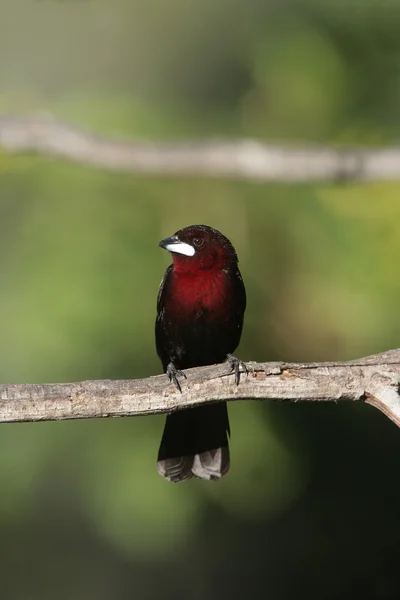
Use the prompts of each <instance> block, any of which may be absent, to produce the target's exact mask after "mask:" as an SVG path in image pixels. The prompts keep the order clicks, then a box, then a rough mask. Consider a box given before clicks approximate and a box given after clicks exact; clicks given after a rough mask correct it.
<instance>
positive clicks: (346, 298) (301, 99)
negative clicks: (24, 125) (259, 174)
mask: <svg viewBox="0 0 400 600" xmlns="http://www.w3.org/2000/svg"><path fill="white" fill-rule="evenodd" d="M399 23H400V1H399V0H391V1H390V0H382V1H380V2H377V1H376V0H375V1H374V0H363V1H362V2H361V1H360V0H347V1H346V2H341V1H338V0H325V1H322V0H320V1H319V2H318V1H317V0H279V1H278V0H246V1H245V0H203V1H202V2H192V1H190V0H169V1H168V2H165V1H163V0H147V1H146V2H145V1H143V0H96V1H95V0H59V1H56V0H3V1H2V3H1V19H0V111H1V112H4V113H9V114H17V115H18V114H21V115H22V114H32V113H33V114H43V113H46V112H49V113H51V114H53V115H55V116H56V117H58V118H61V119H63V120H65V121H66V122H69V123H71V124H73V125H76V126H78V127H79V126H81V127H85V128H88V129H92V130H93V131H96V132H99V133H102V134H105V135H113V136H117V137H126V138H132V139H133V138H144V139H160V140H162V139H200V138H208V137H214V136H222V137H254V138H258V139H261V140H264V141H286V142H296V143H307V142H323V143H326V144H336V145H337V144H338V145H346V144H362V145H365V146H367V145H386V144H393V143H396V142H397V141H398V138H399V133H400V109H399V106H400V36H399ZM399 194H400V183H385V184H379V185H378V184H369V185H354V184H350V183H349V184H347V185H335V184H332V185H331V184H326V185H321V184H320V185H317V186H316V185H312V184H311V183H310V185H302V186H295V185H291V186H287V185H261V184H246V183H238V182H229V181H212V180H207V179H201V178H199V179H195V178H192V179H190V178H182V179H169V180H168V179H162V178H158V179H157V178H154V179H151V178H143V177H141V178H140V177H134V176H130V175H126V174H124V175H121V174H115V173H114V174H110V173H107V172H102V171H95V170H90V169H88V168H84V167H79V166H73V165H71V164H68V163H65V162H62V161H57V160H51V159H48V158H44V157H39V156H29V155H26V156H9V155H6V154H5V153H1V154H0V248H1V260H0V286H1V294H0V335H1V340H2V344H1V345H0V381H1V382H2V383H8V382H18V383H27V382H55V381H76V380H81V379H99V378H135V377H146V376H148V375H152V374H156V373H159V372H160V371H161V367H160V364H159V361H158V359H157V356H156V353H155V349H154V340H153V327H154V318H155V301H156V295H157V289H158V284H159V281H160V279H161V276H162V274H163V272H164V270H165V268H166V266H167V265H168V263H169V257H168V256H167V254H166V253H165V252H162V251H161V250H160V249H159V248H158V245H157V243H158V241H159V240H160V239H162V238H163V237H165V236H167V235H170V234H172V233H173V232H175V231H176V230H177V229H179V228H181V227H182V226H185V225H189V224H192V223H206V224H209V225H212V226H213V227H216V228H219V229H221V230H222V231H223V233H224V234H226V235H227V236H228V237H229V238H230V239H231V240H232V242H233V243H234V245H235V247H236V249H237V251H238V253H239V257H240V267H241V271H242V274H243V277H244V280H245V283H246V287H247V292H248V308H247V314H246V320H245V329H244V335H243V338H242V343H241V346H240V348H239V350H238V354H239V356H240V357H241V358H242V359H245V360H250V359H251V360H280V359H283V360H296V361H298V360H302V361H308V360H345V359H352V358H357V357H360V356H363V355H368V354H372V353H376V352H379V351H383V350H387V349H389V348H394V347H398V346H400V318H399V312H398V307H399V303H400V283H399V274H398V266H399V260H400V199H399ZM230 417H231V427H232V438H231V453H232V469H231V472H230V474H229V476H228V477H227V478H226V479H225V480H223V481H222V482H220V483H218V484H211V485H210V484H207V483H203V482H198V481H193V482H190V483H188V484H185V485H182V486H174V485H171V484H168V483H167V482H165V481H164V480H162V479H161V478H160V477H159V476H158V475H157V472H156V453H157V449H158V444H159V441H160V436H161V432H162V428H163V421H164V417H162V416H160V417H154V416H153V417H148V418H140V419H139V418H136V419H120V420H117V419H116V420H93V421H75V422H60V423H32V424H15V425H14V424H13V425H2V426H1V432H0V491H1V493H0V558H1V563H0V564H1V566H0V582H1V584H0V586H1V590H2V591H1V597H2V598H4V599H5V600H70V599H74V600H128V599H132V598H138V599H140V600H141V599H146V600H147V599H148V600H152V599H154V600H155V599H159V598H163V599H164V598H165V599H172V598H173V599H174V600H192V599H193V600H203V599H209V600H212V599H224V598H243V597H246V598H247V597H248V598H254V599H259V598H260V599H261V598H268V599H269V600H289V599H292V598H297V597H303V596H304V597H308V598H315V599H322V598H323V599H337V598H341V599H344V600H347V599H350V598H351V599H353V598H357V597H362V598H363V599H374V598H383V599H397V598H399V597H400V592H399V584H398V574H397V573H398V564H399V560H400V481H399V473H400V469H399V467H400V431H399V430H398V429H397V428H396V427H395V425H393V424H392V423H391V422H390V421H389V420H387V419H386V418H385V417H384V416H382V415H381V414H380V413H379V412H378V411H376V410H374V409H373V408H371V407H368V406H364V405H354V406H353V405H346V404H340V405H338V406H336V405H325V404H319V405H311V404H307V403H305V404H302V405H301V404H296V405H295V404H278V403H271V402H270V403H264V404H258V403H251V402H247V403H244V402H243V403H234V404H231V405H230Z"/></svg>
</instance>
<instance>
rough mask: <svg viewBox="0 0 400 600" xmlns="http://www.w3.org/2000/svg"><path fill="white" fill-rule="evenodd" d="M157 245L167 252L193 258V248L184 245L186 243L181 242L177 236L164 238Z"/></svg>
mask: <svg viewBox="0 0 400 600" xmlns="http://www.w3.org/2000/svg"><path fill="white" fill-rule="evenodd" d="M158 245H159V246H160V247H161V248H164V249H165V250H168V251H169V252H176V253H177V254H183V255H184V256H193V255H194V254H195V249H194V248H193V246H191V245H190V244H186V242H181V240H180V239H179V238H178V236H177V235H172V236H171V237H169V238H165V240H161V242H159V244H158Z"/></svg>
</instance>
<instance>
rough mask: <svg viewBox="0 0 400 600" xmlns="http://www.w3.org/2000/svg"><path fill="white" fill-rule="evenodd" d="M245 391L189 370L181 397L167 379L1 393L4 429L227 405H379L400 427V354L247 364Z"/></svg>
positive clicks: (214, 371) (218, 370)
mask: <svg viewBox="0 0 400 600" xmlns="http://www.w3.org/2000/svg"><path fill="white" fill-rule="evenodd" d="M247 368H248V370H249V373H248V375H247V376H246V375H245V374H243V375H242V376H241V381H240V384H239V386H236V385H235V382H234V376H233V375H232V373H230V371H229V367H228V365H227V364H221V365H214V366H210V367H200V368H195V369H188V370H187V371H186V372H185V373H186V375H187V379H183V380H182V393H179V392H178V391H177V390H176V388H175V387H174V386H173V385H172V384H170V383H169V382H168V380H167V377H166V376H165V375H158V376H156V377H149V378H147V379H136V380H124V381H110V380H104V381H84V382H79V383H55V384H52V383H49V384H43V385H36V384H28V385H0V422H4V423H5V422H13V421H50V420H60V419H86V418H94V417H132V416H139V415H150V414H155V413H169V412H173V411H175V410H178V409H182V408H188V407H192V406H197V405H200V404H206V403H211V402H217V401H221V400H286V401H294V402H298V401H317V402H332V401H333V402H338V401H341V400H347V401H358V402H366V403H368V404H372V405H373V406H375V407H376V408H378V409H379V410H380V411H382V412H383V413H384V414H385V415H386V416H387V417H389V419H391V420H392V421H394V423H396V424H397V425H398V426H400V396H399V383H400V350H390V351H388V352H385V353H383V354H377V355H375V356H369V357H367V358H362V359H359V360H356V361H351V362H331V363H304V364H296V363H284V362H276V363H255V362H249V363H247Z"/></svg>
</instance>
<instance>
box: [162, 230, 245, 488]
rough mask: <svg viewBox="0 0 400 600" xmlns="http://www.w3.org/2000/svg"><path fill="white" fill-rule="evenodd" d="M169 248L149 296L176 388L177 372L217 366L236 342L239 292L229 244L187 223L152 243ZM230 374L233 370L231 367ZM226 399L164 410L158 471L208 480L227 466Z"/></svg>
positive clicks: (241, 295)
mask: <svg viewBox="0 0 400 600" xmlns="http://www.w3.org/2000/svg"><path fill="white" fill-rule="evenodd" d="M160 246H161V247H162V248H165V249H167V250H169V251H170V252H171V253H172V257H173V264H172V265H170V266H169V267H168V269H167V271H166V273H165V275H164V278H163V280H162V282H161V285H160V289H159V293H158V300H157V320H156V347H157V353H158V356H159V357H160V359H161V362H162V364H163V368H164V371H165V372H166V373H167V374H168V376H169V378H170V380H173V381H174V382H175V384H176V385H177V386H178V387H180V384H179V381H178V376H179V370H180V369H187V368H190V367H196V366H203V365H210V364H214V363H220V362H223V361H225V360H226V359H227V358H230V360H232V361H233V362H235V361H236V364H235V367H236V369H237V367H238V364H237V363H239V362H240V361H238V360H237V359H235V358H234V357H230V355H231V353H232V352H233V351H234V350H235V349H236V347H237V345H238V344H239V341H240V336H241V333H242V326H243V315H244V311H245V308H246V293H245V288H244V284H243V280H242V277H241V274H240V271H239V269H238V258H237V255H236V252H235V250H234V248H233V246H232V244H231V243H230V241H229V240H228V239H227V238H226V237H225V236H224V235H222V233H220V232H219V231H217V230H216V229H213V228H212V227H208V226H207V225H192V226H190V227H186V228H185V229H181V230H180V231H178V232H177V233H176V234H174V235H173V236H171V237H170V238H167V239H165V240H163V241H162V242H160ZM237 374H238V371H237ZM228 433H229V420H228V411H227V406H226V403H225V402H224V403H220V404H214V405H210V406H201V407H197V408H193V409H185V410H182V411H179V412H175V413H173V414H171V415H168V417H167V420H166V424H165V429H164V434H163V438H162V440H161V446H160V450H159V454H158V471H159V473H160V474H161V475H162V476H163V477H165V478H166V479H169V480H170V481H175V482H178V481H184V480H185V479H188V478H190V477H193V476H194V475H195V476H197V477H200V478H201V479H208V480H214V479H219V478H221V477H222V476H223V475H225V474H226V473H227V471H228V469H229V447H228Z"/></svg>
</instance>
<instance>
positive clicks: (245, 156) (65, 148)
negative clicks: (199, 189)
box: [0, 116, 400, 183]
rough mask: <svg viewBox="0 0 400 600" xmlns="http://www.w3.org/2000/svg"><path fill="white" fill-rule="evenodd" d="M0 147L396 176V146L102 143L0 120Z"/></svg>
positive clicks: (283, 174) (164, 163)
mask: <svg viewBox="0 0 400 600" xmlns="http://www.w3.org/2000/svg"><path fill="white" fill-rule="evenodd" d="M0 147H1V148H3V149H4V150H6V151H7V152H16V153H17V152H36V153H39V154H44V155H47V156H54V157H59V158H64V159H67V160H70V161H72V162H75V163H79V164H82V165H87V166H91V167H96V168H101V169H106V170H110V171H125V172H130V173H136V174H142V175H143V174H148V175H153V176H169V177H181V176H203V177H205V176H207V177H215V178H225V179H242V180H247V181H260V182H261V181H264V182H267V181H273V182H286V183H293V182H311V181H371V180H375V181H378V180H396V179H400V147H389V148H375V149H373V148H372V149H362V148H355V149H335V148H330V147H315V146H304V147H299V146H279V145H267V144H264V143H262V142H260V141H256V140H250V139H248V140H238V141H231V140H229V141H228V140H225V141H224V140H206V141H195V142H175V143H168V142H156V141H155V142H150V141H147V142H146V141H139V140H136V141H123V140H116V139H107V138H105V137H100V136H97V135H94V134H91V133H88V132H85V131H81V130H79V129H75V128H73V127H70V126H68V125H65V124H63V123H58V122H57V121H55V120H54V119H52V118H50V117H47V118H40V117H26V118H22V117H9V116H2V117H0Z"/></svg>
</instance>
